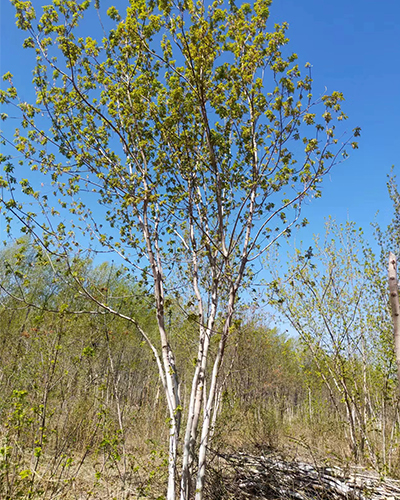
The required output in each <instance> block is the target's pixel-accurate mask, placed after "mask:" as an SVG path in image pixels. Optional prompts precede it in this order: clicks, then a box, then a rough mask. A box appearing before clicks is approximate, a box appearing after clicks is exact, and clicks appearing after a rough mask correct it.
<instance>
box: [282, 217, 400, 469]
mask: <svg viewBox="0 0 400 500" xmlns="http://www.w3.org/2000/svg"><path fill="white" fill-rule="evenodd" d="M381 284H382V269H381V268H380V266H379V262H378V259H377V258H376V256H375V255H374V253H373V252H372V251H371V249H370V248H369V247H368V246H367V244H366V243H365V242H364V241H363V237H362V231H361V230H357V229H356V228H355V225H354V223H347V224H346V225H345V226H338V225H337V224H336V223H335V222H334V221H332V220H329V221H328V222H327V224H326V234H325V237H324V238H323V239H322V241H320V240H319V238H317V237H316V238H315V245H314V248H313V249H312V248H310V249H309V250H308V251H307V252H306V253H305V254H303V253H302V252H301V251H300V250H297V253H296V256H295V258H294V260H293V262H292V264H291V266H290V268H289V270H288V272H287V274H286V276H285V277H281V278H277V281H276V282H275V283H274V299H273V303H274V304H275V305H276V306H277V307H278V309H279V310H280V311H281V312H282V313H283V314H284V316H285V317H286V318H287V320H288V321H289V322H290V323H291V325H292V326H293V327H294V328H295V330H296V331H297V332H298V334H299V337H300V339H301V341H302V342H303V344H304V345H305V346H306V347H307V349H308V350H309V352H310V354H311V356H312V358H313V361H314V363H315V365H316V367H317V373H318V375H319V376H320V377H321V380H322V381H323V384H324V385H325V387H326V389H327V392H328V394H329V399H330V404H331V406H332V411H333V412H335V413H337V415H339V416H340V415H343V416H344V418H343V417H341V420H342V421H344V422H345V423H346V433H347V436H348V438H347V439H348V441H349V443H350V447H351V452H352V454H353V457H354V458H355V459H356V460H362V459H364V458H367V459H368V460H370V461H371V463H372V464H373V465H374V466H376V467H377V468H382V467H386V466H387V464H390V460H391V455H392V451H393V448H392V446H390V447H387V446H386V443H387V442H388V441H389V442H390V440H392V441H393V435H391V433H390V432H388V428H387V427H389V426H387V425H386V423H387V421H389V422H390V423H391V425H392V426H393V427H392V428H393V429H394V428H395V427H396V426H397V422H396V415H394V418H391V419H389V418H388V415H387V408H386V405H387V402H388V401H390V400H393V397H394V394H393V386H394V384H393V375H394V372H395V370H394V357H393V349H392V341H391V338H390V337H391V325H390V321H389V314H388V307H387V293H384V294H382V288H381ZM392 406H393V407H394V405H392ZM377 422H379V426H377V425H376V423H377ZM377 435H378V437H377ZM388 436H389V439H388ZM393 446H394V441H393Z"/></svg>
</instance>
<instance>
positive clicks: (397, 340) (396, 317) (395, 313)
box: [389, 252, 400, 391]
mask: <svg viewBox="0 0 400 500" xmlns="http://www.w3.org/2000/svg"><path fill="white" fill-rule="evenodd" d="M389 292H390V293H389V299H390V307H391V308H392V319H393V334H394V351H395V354H396V363H397V379H398V382H399V384H398V385H399V391H400V305H399V288H398V282H397V262H396V256H395V255H394V254H393V253H392V252H390V253H389Z"/></svg>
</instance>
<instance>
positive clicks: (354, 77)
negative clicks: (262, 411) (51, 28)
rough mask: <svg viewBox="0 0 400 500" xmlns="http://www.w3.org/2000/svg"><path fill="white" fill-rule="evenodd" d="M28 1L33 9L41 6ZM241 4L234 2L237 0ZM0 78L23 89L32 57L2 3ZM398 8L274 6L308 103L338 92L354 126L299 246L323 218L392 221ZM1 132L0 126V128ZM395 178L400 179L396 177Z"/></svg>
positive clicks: (364, 1) (309, 0) (399, 70)
mask: <svg viewBox="0 0 400 500" xmlns="http://www.w3.org/2000/svg"><path fill="white" fill-rule="evenodd" d="M45 3H46V2H45V0H34V5H35V6H38V5H41V4H45ZM237 3H239V0H238V1H237ZM101 4H102V5H104V6H111V5H115V6H116V7H118V8H120V9H121V10H122V8H123V6H124V5H125V4H126V2H125V1H124V0H114V1H110V0H101ZM0 19H1V26H0V28H1V53H0V70H1V74H4V73H5V72H6V71H11V73H13V74H14V75H15V85H16V86H17V88H18V89H19V90H21V89H22V90H23V93H24V94H25V95H24V97H25V98H26V100H30V98H31V97H32V94H31V93H30V90H29V83H30V81H31V74H30V71H31V68H32V61H30V63H29V64H28V63H27V56H29V57H32V55H33V53H32V51H26V50H25V51H24V50H22V48H21V44H22V40H23V39H24V33H23V32H20V31H19V30H18V29H17V28H16V26H15V19H14V8H13V7H12V6H11V4H10V3H9V1H8V0H1V1H0ZM399 19H400V1H399V0H381V1H380V2H377V1H376V0H335V1H334V2H332V1H329V2H328V1H326V0H274V1H273V4H272V6H271V29H273V23H274V22H283V21H287V22H288V23H289V31H288V37H289V38H290V40H291V41H290V45H289V48H290V50H291V51H293V52H296V53H297V54H298V56H299V61H300V63H302V64H304V63H306V62H310V63H311V65H312V67H313V68H312V71H313V78H314V96H318V95H320V94H323V93H324V92H325V88H326V91H327V92H328V93H330V92H332V91H334V90H338V91H341V92H343V93H344V96H345V99H346V103H345V104H344V111H345V112H346V113H347V114H348V116H349V120H348V121H347V129H348V131H349V133H350V132H351V130H352V129H353V128H354V127H355V126H360V127H361V129H362V135H361V138H360V140H359V144H360V149H359V150H358V151H354V152H353V151H351V156H350V158H349V159H348V160H347V161H346V162H345V163H343V164H342V165H339V166H337V167H336V168H335V169H334V170H332V172H331V174H330V176H329V178H326V180H325V182H324V188H323V196H322V199H320V200H316V201H313V202H312V203H310V204H309V205H308V206H307V207H306V210H305V213H304V215H306V216H307V218H308V219H309V221H310V225H309V227H308V229H306V230H302V233H301V236H300V235H299V237H298V238H299V239H303V240H304V244H305V246H308V245H309V244H311V235H312V233H319V232H323V231H324V228H323V224H324V218H326V217H328V216H329V215H331V216H333V217H334V218H336V219H337V221H338V222H345V221H346V220H354V221H355V222H356V223H357V225H359V226H362V227H364V228H365V230H366V235H367V237H368V236H369V237H371V234H372V233H371V231H370V230H369V229H368V226H369V224H370V222H372V221H373V220H374V219H375V215H376V213H377V212H378V211H379V216H378V220H379V221H380V222H381V223H382V224H386V223H387V222H389V221H390V218H391V203H390V200H389V198H388V195H387V189H386V175H387V174H388V173H389V171H390V168H391V166H392V165H395V172H396V171H398V169H399V166H400V162H399V160H398V156H399V155H398V149H399V143H400V137H399V128H398V125H397V119H398V117H400V84H399V81H400V64H399V63H400V22H399ZM6 123H7V127H9V126H10V125H11V124H12V121H8V122H6ZM0 127H1V124H0ZM399 177H400V176H399Z"/></svg>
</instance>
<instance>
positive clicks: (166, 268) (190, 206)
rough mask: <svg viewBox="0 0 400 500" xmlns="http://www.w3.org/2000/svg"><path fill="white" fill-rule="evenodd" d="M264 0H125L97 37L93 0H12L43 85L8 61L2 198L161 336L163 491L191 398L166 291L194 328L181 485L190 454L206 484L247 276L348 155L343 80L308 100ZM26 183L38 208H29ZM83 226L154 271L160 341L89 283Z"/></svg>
mask: <svg viewBox="0 0 400 500" xmlns="http://www.w3.org/2000/svg"><path fill="white" fill-rule="evenodd" d="M270 3H271V2H270V0H258V1H256V2H255V3H254V5H250V4H243V5H241V6H240V7H237V6H236V5H235V4H234V3H231V2H229V3H224V2H222V1H221V2H214V3H212V4H209V5H208V4H194V3H193V2H191V1H189V2H184V3H180V2H177V3H174V2H170V1H166V2H161V3H159V4H155V3H154V2H145V1H143V0H137V1H136V0H132V1H131V2H130V3H129V5H128V8H127V10H126V13H120V12H119V11H118V10H117V9H116V8H114V7H110V8H109V9H108V11H107V15H108V17H109V19H110V20H109V21H107V25H108V24H110V23H111V25H112V27H111V29H109V30H108V31H107V30H106V29H104V34H103V35H100V36H102V38H101V41H99V40H96V36H97V35H98V31H96V30H94V36H93V37H91V36H89V33H86V32H85V33H83V32H82V28H81V26H80V22H81V20H82V19H83V18H84V16H88V19H89V20H92V17H91V16H92V14H91V12H92V11H91V9H90V3H89V2H88V1H84V2H82V3H78V2H76V1H73V2H71V1H64V0H54V1H53V3H52V4H51V5H49V6H46V7H43V13H42V15H41V16H40V17H39V18H38V20H37V21H36V12H35V10H34V8H33V5H32V3H31V2H20V1H19V0H13V4H14V5H15V7H16V13H17V25H18V27H19V28H20V29H22V30H25V31H27V32H28V38H27V39H26V40H25V43H24V46H25V47H26V48H28V49H29V48H32V49H34V50H35V52H36V58H37V64H36V67H35V70H34V79H33V84H34V87H35V91H36V96H37V101H36V103H33V104H29V103H26V102H21V101H19V100H18V95H17V91H16V89H15V87H14V86H13V84H12V75H10V74H6V75H4V79H5V80H6V81H9V82H10V87H9V89H8V90H6V91H2V92H1V100H2V101H3V102H7V103H9V104H10V105H14V106H15V108H16V109H17V110H19V111H20V113H21V128H19V129H17V130H16V131H15V138H14V140H13V143H14V146H15V148H16V149H17V150H18V152H19V154H20V155H23V157H24V159H23V160H21V162H20V164H19V165H15V163H14V162H13V161H12V158H11V157H3V158H2V161H3V163H4V165H5V175H4V177H3V178H2V180H1V184H2V187H3V188H7V189H8V193H9V195H8V198H7V197H5V198H3V200H2V202H3V209H4V212H5V213H6V217H7V218H8V221H9V223H10V224H11V221H19V223H20V224H22V226H23V227H24V230H25V231H26V232H28V233H29V234H30V235H31V237H32V238H33V239H34V240H35V241H36V242H37V244H39V245H41V247H42V250H43V253H44V255H45V256H46V258H47V259H48V262H49V264H50V265H53V261H54V260H57V259H60V260H63V261H65V268H66V269H67V275H66V279H67V281H68V283H69V284H70V286H72V287H73V288H74V289H75V290H76V293H77V294H78V295H80V296H81V297H82V298H84V299H87V300H88V301H89V302H92V303H94V304H95V305H96V306H97V307H98V308H102V309H103V311H105V312H107V313H112V314H114V315H116V316H119V317H120V318H123V319H127V320H129V321H130V322H131V323H132V324H133V325H134V327H135V328H136V330H137V331H138V332H139V334H140V336H141V337H142V338H143V339H144V340H145V342H146V343H147V345H148V346H149V348H150V349H151V351H152V353H153V355H154V357H155V359H156V361H157V367H158V371H159V376H160V379H161V381H162V385H163V388H164V394H165V400H166V403H167V407H168V412H169V422H170V432H169V480H168V493H167V497H168V499H169V500H173V499H175V497H176V493H175V482H176V470H177V456H178V442H179V439H180V437H179V436H180V426H181V422H182V411H183V408H182V405H181V399H180V390H179V378H178V368H177V366H176V355H174V352H175V351H176V347H177V345H176V340H177V339H176V338H174V336H173V333H172V332H171V331H170V329H169V323H168V312H169V310H170V306H171V304H174V305H175V307H179V308H181V309H183V310H185V312H186V314H187V315H188V318H190V319H191V320H192V322H193V323H194V324H196V325H197V331H198V337H197V343H196V347H195V352H193V354H192V356H191V357H192V359H193V358H194V359H195V362H194V371H193V378H192V382H191V384H190V399H189V403H188V405H187V407H186V408H185V409H184V410H185V411H184V424H185V426H186V428H185V431H184V433H183V439H182V473H181V489H180V495H181V498H182V500H184V499H187V498H189V497H190V496H191V490H193V488H192V486H193V484H192V483H193V481H192V478H193V471H194V461H195V456H196V453H198V460H197V462H198V463H197V478H196V485H195V490H196V498H197V500H200V499H201V498H202V497H203V491H204V479H205V467H206V452H207V448H208V444H209V443H208V439H209V435H210V428H211V422H212V419H213V408H214V403H215V397H216V394H217V393H218V374H219V371H220V367H221V364H222V361H223V358H224V352H225V348H226V345H227V342H228V340H229V338H230V336H231V328H232V324H233V323H232V322H233V318H234V314H235V308H236V306H237V303H238V301H239V300H240V297H241V292H242V290H243V289H244V287H245V286H246V285H247V284H249V283H250V282H251V279H252V275H253V273H254V270H255V269H256V266H257V263H258V262H259V257H260V256H261V255H262V254H263V253H264V252H265V251H266V250H267V249H268V248H269V247H270V246H271V245H272V244H273V243H274V242H275V241H276V239H277V238H279V237H280V236H281V235H283V234H285V233H286V234H288V232H289V230H290V228H291V227H292V226H293V225H294V224H295V223H296V222H297V221H298V222H301V220H300V210H301V205H302V202H303V201H304V199H306V198H307V197H308V196H313V197H318V196H319V195H320V182H321V180H322V178H323V176H324V175H325V174H326V173H327V172H328V171H329V170H330V168H331V167H332V166H333V165H334V164H335V163H337V161H339V160H340V159H341V158H342V157H345V156H346V152H345V150H344V146H345V144H344V143H340V142H338V139H336V138H335V127H336V120H339V121H341V120H343V119H345V118H346V115H345V114H344V113H343V112H342V111H341V102H342V101H343V96H342V94H341V93H339V92H333V93H332V94H331V95H324V96H322V97H321V98H319V99H317V100H316V101H314V100H313V96H312V89H311V84H312V79H311V76H310V70H309V69H308V70H307V71H308V73H307V75H306V76H304V77H303V76H301V73H300V70H299V68H298V66H297V65H296V62H295V61H296V55H295V54H289V55H285V51H286V49H285V46H286V44H287V42H288V39H287V38H286V35H285V32H286V29H287V26H286V24H283V25H282V26H279V25H276V26H275V27H274V29H273V30H272V31H269V30H268V26H267V21H268V16H269V6H270ZM94 7H95V9H96V10H97V11H98V13H99V14H100V13H101V9H100V6H99V3H98V2H95V6H94ZM104 26H105V25H104ZM315 106H317V107H315ZM318 109H319V110H320V111H319V115H318V116H317V110H318ZM303 126H304V130H303ZM358 133H359V130H358V129H356V130H355V132H354V135H358ZM5 140H6V139H5ZM350 140H352V139H350ZM291 144H293V150H291V149H290V148H289V146H290V145H291ZM352 146H353V147H354V148H355V147H357V144H356V143H355V142H353V143H352ZM295 153H296V154H295ZM26 166H30V168H31V170H33V171H34V172H32V173H29V174H28V173H27V172H25V168H26ZM35 171H36V173H35ZM20 174H22V175H20ZM40 174H42V175H43V180H44V184H45V185H47V186H48V183H49V182H50V179H51V190H50V189H49V191H50V192H44V191H43V190H40V189H38V180H39V179H40V178H42V177H41V175H40ZM17 188H18V189H19V190H20V191H21V192H22V194H21V195H20V194H19V193H17ZM26 197H27V198H30V199H31V200H32V202H33V204H34V206H36V207H37V210H35V209H34V208H29V210H28V209H27V208H26V207H25V205H24V200H25V199H26ZM66 214H68V215H66ZM60 217H61V219H60ZM86 241H89V247H90V250H91V252H95V251H102V250H106V251H109V252H112V253H113V254H114V255H115V256H117V257H118V259H120V261H121V262H124V263H125V265H126V267H127V268H128V269H129V272H130V273H131V274H132V275H133V276H134V277H135V278H136V279H137V281H138V284H139V286H140V287H144V288H145V289H147V288H148V289H150V288H152V290H153V296H154V311H155V317H156V322H157V328H158V333H159V340H158V341H157V343H156V341H155V339H153V338H152V337H151V335H150V334H149V333H148V331H147V329H146V325H144V324H143V323H142V321H141V319H140V318H138V317H137V316H135V315H134V314H133V315H132V314H124V313H122V312H121V311H119V310H118V309H117V308H115V306H114V304H113V303H112V302H110V300H109V298H108V295H107V294H104V293H103V294H96V293H94V292H93V291H92V289H91V288H90V285H89V281H88V280H87V279H86V277H83V276H82V273H81V271H80V270H79V268H76V266H75V265H74V261H73V260H71V258H72V255H73V254H74V252H75V250H76V252H77V253H78V255H80V256H83V255H84V250H83V247H84V242H86ZM72 259H73V258H72ZM89 278H90V277H89ZM242 295H243V294H242ZM213 338H217V348H216V349H215V351H213V355H212V356H211V357H212V359H211V360H210V359H209V358H210V344H211V340H212V339H213Z"/></svg>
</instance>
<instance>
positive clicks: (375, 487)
mask: <svg viewBox="0 0 400 500" xmlns="http://www.w3.org/2000/svg"><path fill="white" fill-rule="evenodd" d="M218 456H219V466H220V467H219V474H220V475H222V477H221V476H220V479H222V482H223V490H224V492H223V498H235V499H237V500H244V499H265V500H292V499H293V500H399V499H400V481H396V480H394V479H388V478H382V477H380V476H379V475H378V474H375V473H373V472H371V471H366V470H364V469H359V468H357V469H352V470H351V469H350V468H349V469H342V468H340V467H334V466H332V467H330V466H318V465H313V464H310V463H305V462H300V461H295V460H285V459H283V458H282V457H281V456H278V455H276V454H273V453H271V454H267V455H261V456H254V455H249V454H245V453H238V454H234V455H220V454H219V455H218ZM214 487H215V484H214ZM218 490H219V492H220V493H219V494H218V493H217V494H215V493H216V491H215V489H214V495H213V496H214V497H220V494H221V483H220V486H219V488H218ZM221 498H222V497H221Z"/></svg>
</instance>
